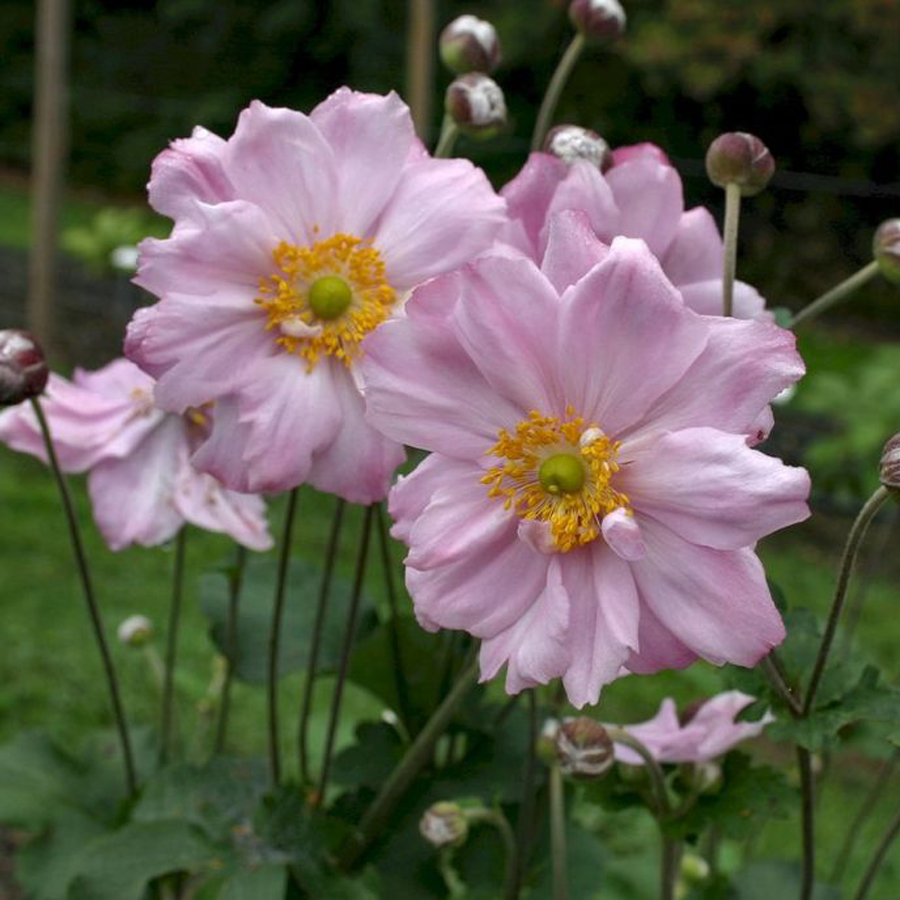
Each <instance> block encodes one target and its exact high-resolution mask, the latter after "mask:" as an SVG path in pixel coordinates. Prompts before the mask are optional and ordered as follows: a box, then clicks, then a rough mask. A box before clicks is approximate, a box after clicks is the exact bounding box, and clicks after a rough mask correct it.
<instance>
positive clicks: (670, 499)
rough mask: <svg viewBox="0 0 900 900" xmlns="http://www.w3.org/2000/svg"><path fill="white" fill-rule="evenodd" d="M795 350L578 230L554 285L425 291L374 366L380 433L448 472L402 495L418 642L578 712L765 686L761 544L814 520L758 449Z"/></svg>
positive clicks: (385, 331)
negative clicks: (556, 687) (704, 669)
mask: <svg viewBox="0 0 900 900" xmlns="http://www.w3.org/2000/svg"><path fill="white" fill-rule="evenodd" d="M598 259H599V260H600V261H599V262H598ZM794 343H795V342H794V336H793V335H792V334H791V333H789V332H787V331H785V330H783V329H781V328H779V327H777V326H776V325H774V324H773V323H770V322H765V321H758V320H739V319H733V318H724V317H721V316H715V317H714V316H700V315H698V314H697V313H695V312H693V311H692V310H690V309H688V308H687V307H686V306H685V305H684V302H683V301H682V299H681V297H680V295H679V294H678V292H677V291H676V290H675V288H673V287H672V285H671V283H670V282H669V281H668V280H667V279H666V277H665V275H664V274H663V272H662V270H661V269H660V267H659V264H658V262H657V261H656V259H655V257H654V256H653V255H652V254H651V253H650V252H649V250H648V249H647V248H646V246H645V245H644V244H643V242H641V241H635V240H629V239H625V238H617V239H616V240H615V241H614V242H613V245H612V247H611V248H610V249H607V248H605V247H603V246H602V245H600V244H599V243H598V242H597V241H596V238H594V237H593V236H592V235H591V234H590V232H589V230H588V229H587V228H586V226H585V224H584V222H583V216H581V215H580V214H574V213H566V214H563V215H561V216H559V217H558V218H557V220H556V221H555V222H554V227H553V233H552V234H551V238H550V240H549V242H548V251H547V253H546V255H545V257H544V269H543V271H541V270H539V269H537V267H536V266H534V265H533V264H532V263H531V262H530V261H528V260H524V259H522V258H521V256H509V255H492V256H485V257H482V258H481V259H480V260H477V261H476V262H474V263H472V264H471V265H470V266H468V267H466V268H465V269H463V270H461V271H460V272H458V273H454V274H451V275H448V276H445V277H443V278H439V279H436V280H434V281H433V282H431V283H430V284H428V285H426V286H424V287H422V288H420V289H419V290H418V291H416V293H415V294H414V296H413V298H412V299H411V301H410V303H409V304H408V305H407V308H406V318H405V319H403V320H398V321H395V322H391V323H388V324H387V325H385V326H384V327H383V328H381V329H379V330H378V332H377V333H376V334H374V335H372V337H370V338H369V340H368V342H367V347H366V356H365V358H364V361H363V366H364V374H365V378H366V385H367V387H366V403H367V407H368V416H369V419H370V421H371V422H372V423H373V424H374V425H375V426H376V427H378V428H379V429H381V430H383V431H384V433H385V434H387V435H389V436H390V437H392V438H394V439H395V440H398V441H404V442H406V443H407V444H410V445H413V446H416V447H421V448H423V449H425V450H430V451H434V452H433V453H432V455H431V456H429V457H428V458H427V459H426V460H425V461H424V462H423V463H422V464H421V465H420V466H419V467H418V468H417V469H416V471H415V472H413V473H412V474H411V475H409V476H408V477H406V478H401V479H400V481H399V483H398V484H397V485H396V486H395V487H394V488H393V490H392V492H391V496H390V511H391V514H392V516H393V517H394V520H395V526H394V530H393V533H394V535H395V536H396V537H397V538H399V539H401V540H403V541H404V542H405V543H407V544H408V546H409V548H410V550H409V555H408V556H407V558H406V565H407V573H406V581H407V585H408V587H409V590H410V593H411V595H412V598H413V601H414V604H415V609H416V613H417V616H418V619H419V621H420V623H421V624H422V625H423V626H424V627H426V628H428V629H437V628H439V627H443V628H453V629H463V630H465V631H468V632H469V633H470V634H472V635H474V636H476V637H478V638H480V639H481V641H482V644H481V672H482V677H483V678H484V679H489V678H492V677H493V676H494V675H495V674H496V673H497V672H498V671H499V669H500V668H501V667H502V666H503V665H504V664H505V665H506V667H507V674H506V687H507V690H508V691H509V692H511V693H515V692H517V691H520V690H522V689H523V688H526V687H530V686H533V685H538V684H545V683H547V682H548V681H550V680H551V679H553V678H556V677H562V679H563V682H564V684H565V688H566V691H567V693H568V696H569V699H570V700H571V701H572V703H573V704H575V705H576V706H578V707H581V706H583V705H584V704H586V703H594V702H596V701H597V699H598V697H599V692H600V688H601V686H602V685H603V684H605V683H608V682H609V681H611V680H613V679H615V678H616V677H617V676H618V675H620V674H621V673H622V672H623V671H626V670H630V671H634V672H653V671H656V670H659V669H664V668H671V667H682V666H685V665H687V664H688V663H690V662H692V661H693V660H694V659H696V658H697V657H703V658H705V659H707V660H710V661H711V662H713V663H717V664H722V663H725V662H733V663H738V664H740V665H744V666H752V665H754V664H755V663H756V662H757V660H759V658H760V657H762V656H763V655H764V654H766V653H767V652H768V651H769V650H770V649H771V648H772V647H774V646H775V645H777V644H778V643H780V642H781V641H782V639H783V637H784V627H783V624H782V621H781V617H780V615H779V613H778V611H777V609H776V608H775V606H774V604H773V603H772V599H771V597H770V594H769V589H768V587H767V585H766V579H765V575H764V572H763V568H762V565H761V564H760V562H759V560H758V558H757V557H756V555H755V553H754V551H753V549H752V548H753V545H754V544H755V542H756V541H757V540H758V539H759V538H761V537H762V536H763V535H766V534H768V533H770V532H772V531H774V530H776V529H779V528H782V527H784V526H786V525H790V524H792V523H794V522H798V521H800V520H802V519H804V518H806V517H807V516H808V514H809V510H808V508H807V505H806V498H807V496H808V493H809V478H808V476H807V474H806V472H805V471H804V470H803V469H799V468H791V467H788V466H785V465H784V464H783V463H781V462H780V461H779V460H777V459H773V458H771V457H769V456H766V455H765V454H763V453H761V452H759V451H757V450H753V449H751V447H750V446H748V435H750V434H751V433H753V432H754V429H755V428H756V424H755V423H756V420H757V418H758V416H759V415H760V412H761V411H762V410H763V409H764V408H765V407H766V405H767V404H768V402H769V400H771V398H772V397H773V396H774V395H775V394H777V393H778V392H779V391H781V390H782V389H783V388H784V387H785V386H786V385H788V384H790V383H792V382H794V381H795V380H797V379H798V378H799V377H800V375H801V374H802V373H803V364H802V361H801V359H800V357H799V356H798V355H797V353H796V350H795V347H794Z"/></svg>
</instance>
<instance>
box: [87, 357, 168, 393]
mask: <svg viewBox="0 0 900 900" xmlns="http://www.w3.org/2000/svg"><path fill="white" fill-rule="evenodd" d="M72 384H74V385H76V386H77V387H80V388H84V389H85V390H88V391H90V392H91V393H92V394H96V395H98V396H100V397H107V398H109V399H110V400H115V401H116V402H121V401H122V399H123V398H126V397H127V398H129V399H132V398H134V397H135V396H136V395H137V396H148V395H149V394H151V393H153V379H152V378H151V377H150V376H149V375H148V374H147V373H146V372H144V371H143V370H142V369H140V368H138V367H137V366H136V365H135V364H134V363H133V362H129V361H128V360H127V359H122V358H121V357H119V358H118V359H114V360H113V361H112V362H109V363H107V364H106V365H105V366H101V367H100V368H99V369H94V370H93V371H89V370H87V369H75V371H74V372H73V373H72Z"/></svg>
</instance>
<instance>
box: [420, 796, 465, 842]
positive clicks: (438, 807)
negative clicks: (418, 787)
mask: <svg viewBox="0 0 900 900" xmlns="http://www.w3.org/2000/svg"><path fill="white" fill-rule="evenodd" d="M419 831H420V832H421V834H422V837H423V838H425V840H426V841H428V843H429V844H431V845H432V846H433V847H458V846H459V845H460V844H462V843H464V841H465V840H466V837H467V836H468V834H469V823H468V820H467V819H466V814H465V812H464V811H463V808H462V807H461V806H460V805H459V804H458V803H452V802H449V801H441V802H439V803H433V804H432V805H431V806H429V807H428V809H426V810H425V815H423V816H422V818H421V819H420V820H419Z"/></svg>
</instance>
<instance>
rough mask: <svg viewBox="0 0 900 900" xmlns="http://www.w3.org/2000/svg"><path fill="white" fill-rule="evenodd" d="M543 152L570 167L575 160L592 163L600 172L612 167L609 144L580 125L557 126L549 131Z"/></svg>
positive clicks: (594, 132) (595, 133)
mask: <svg viewBox="0 0 900 900" xmlns="http://www.w3.org/2000/svg"><path fill="white" fill-rule="evenodd" d="M544 152H545V153H550V154H551V155H553V156H556V157H558V158H559V159H561V160H562V161H563V162H565V163H568V164H569V165H572V163H574V162H575V161H576V160H579V159H585V160H587V161H588V162H589V163H593V164H594V165H595V166H596V167H597V168H598V169H599V170H600V171H601V172H605V171H607V169H609V168H610V167H611V166H612V151H611V150H610V149H609V144H607V143H606V141H604V140H603V138H602V137H600V135H599V134H597V132H596V131H591V130H590V128H582V127H581V126H580V125H557V126H556V127H555V128H551V129H550V133H549V134H548V135H547V137H546V139H545V141H544Z"/></svg>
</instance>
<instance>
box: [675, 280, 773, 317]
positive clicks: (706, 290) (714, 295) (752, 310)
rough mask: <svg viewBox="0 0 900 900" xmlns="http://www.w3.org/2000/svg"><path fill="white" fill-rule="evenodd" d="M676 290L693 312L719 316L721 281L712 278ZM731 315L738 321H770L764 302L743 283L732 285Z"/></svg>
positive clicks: (754, 291)
mask: <svg viewBox="0 0 900 900" xmlns="http://www.w3.org/2000/svg"><path fill="white" fill-rule="evenodd" d="M678 290H679V291H681V296H682V297H683V298H684V302H685V304H686V305H687V306H689V307H690V308H691V309H692V310H694V312H698V313H700V314H701V315H704V316H721V315H722V311H723V306H722V303H723V301H722V280H721V278H714V279H712V280H710V281H697V282H692V283H689V284H679V285H678ZM733 314H734V316H735V318H738V319H758V318H765V319H768V320H771V318H772V317H771V314H769V313H767V312H766V301H765V299H764V298H763V297H762V295H761V294H760V293H759V291H757V290H756V288H754V287H751V286H750V285H749V284H745V283H744V282H743V281H736V282H735V283H734V308H733Z"/></svg>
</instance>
